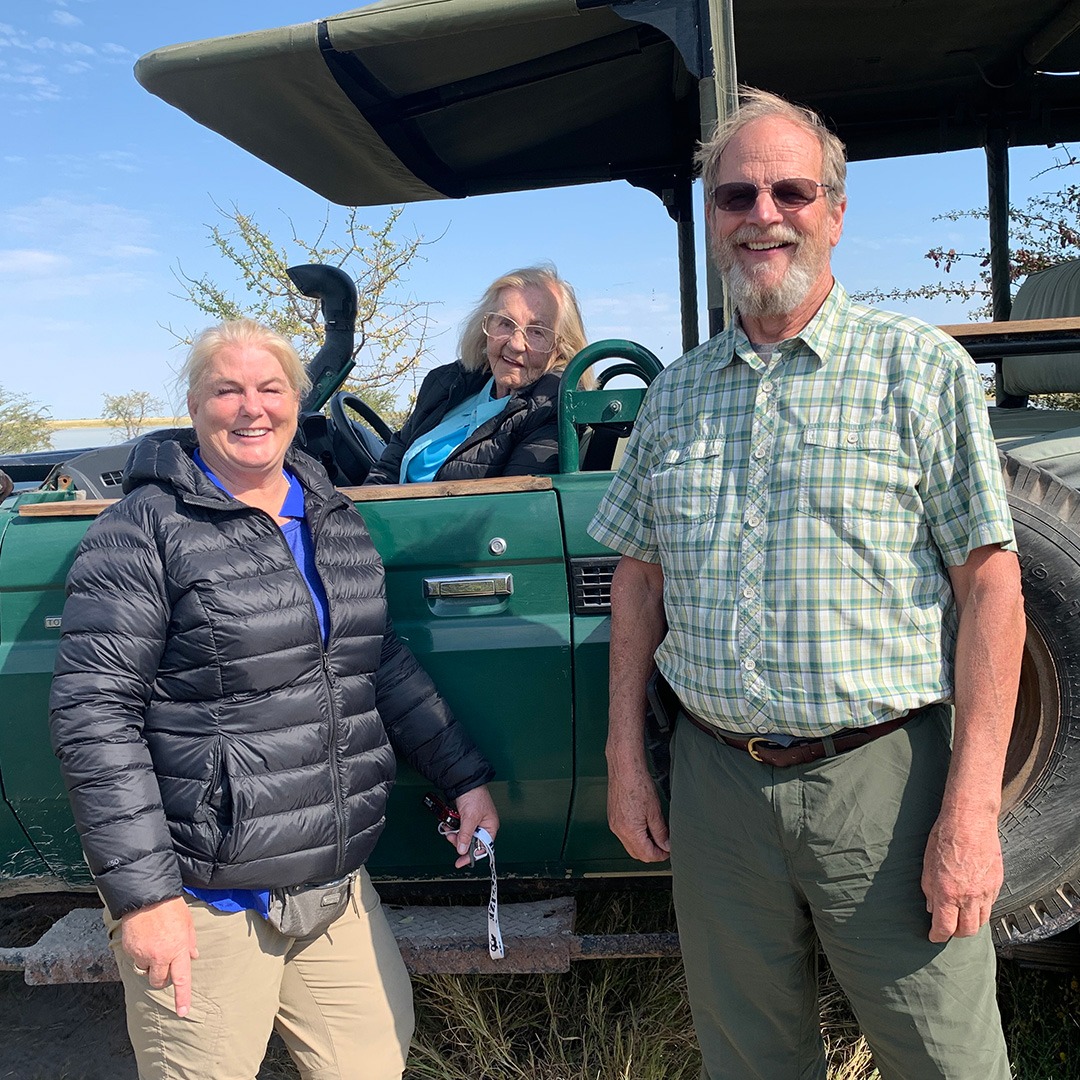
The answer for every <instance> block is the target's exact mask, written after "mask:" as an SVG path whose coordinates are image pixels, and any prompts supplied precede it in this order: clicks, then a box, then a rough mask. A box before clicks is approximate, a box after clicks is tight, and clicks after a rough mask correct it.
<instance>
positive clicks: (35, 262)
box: [0, 248, 69, 277]
mask: <svg viewBox="0 0 1080 1080" xmlns="http://www.w3.org/2000/svg"><path fill="white" fill-rule="evenodd" d="M68 265H69V260H68V259H66V258H65V257H64V256H62V255H59V254H57V253H56V252H55V251H41V250H39V249H35V248H9V249H8V250H7V251H3V250H0V274H11V275H12V276H18V277H38V276H41V275H43V274H55V273H57V272H58V271H60V270H64V269H66V268H67V266H68Z"/></svg>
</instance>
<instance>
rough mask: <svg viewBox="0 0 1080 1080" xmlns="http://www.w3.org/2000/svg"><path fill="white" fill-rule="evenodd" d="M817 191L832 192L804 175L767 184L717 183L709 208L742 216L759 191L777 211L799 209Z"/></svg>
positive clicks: (808, 201) (808, 203) (812, 199)
mask: <svg viewBox="0 0 1080 1080" xmlns="http://www.w3.org/2000/svg"><path fill="white" fill-rule="evenodd" d="M818 188H822V189H823V190H825V191H832V188H831V187H829V185H828V184H821V183H818V181H817V180H808V179H807V178H806V177H805V176H792V177H788V179H786V180H775V181H773V183H771V184H763V185H761V186H759V185H757V184H749V183H734V184H719V185H718V186H717V187H714V188H713V189H712V192H711V198H712V202H713V206H715V207H716V209H717V210H723V211H724V212H725V213H728V214H745V213H746V211H747V210H749V209H750V207H752V206H753V205H754V203H756V202H757V197H758V194H759V192H762V191H767V192H769V194H770V195H771V196H772V201H773V202H774V203H775V204H776V206H777V208H778V209H780V210H801V209H802V208H803V207H804V206H809V205H810V204H811V203H812V202H814V201H815V200H816V199H817V197H818Z"/></svg>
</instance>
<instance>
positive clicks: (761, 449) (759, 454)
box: [754, 446, 765, 461]
mask: <svg viewBox="0 0 1080 1080" xmlns="http://www.w3.org/2000/svg"><path fill="white" fill-rule="evenodd" d="M764 456H765V447H764V446H759V447H758V448H757V449H756V450H755V451H754V457H756V458H757V459H758V461H760V460H761V459H762V458H763V457H764Z"/></svg>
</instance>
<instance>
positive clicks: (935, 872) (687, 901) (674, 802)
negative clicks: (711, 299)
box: [589, 91, 1024, 1080]
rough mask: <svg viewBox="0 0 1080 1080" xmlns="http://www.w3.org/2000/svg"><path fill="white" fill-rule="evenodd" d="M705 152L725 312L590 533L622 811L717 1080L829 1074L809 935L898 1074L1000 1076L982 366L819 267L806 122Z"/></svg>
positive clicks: (825, 230) (1011, 622) (998, 554)
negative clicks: (650, 689)
mask: <svg viewBox="0 0 1080 1080" xmlns="http://www.w3.org/2000/svg"><path fill="white" fill-rule="evenodd" d="M700 164H701V166H702V175H703V179H704V184H705V192H706V198H707V201H708V221H709V225H710V233H711V245H712V255H713V258H714V259H715V261H716V263H717V265H718V267H719V268H720V270H721V271H722V273H723V275H724V278H725V280H726V283H727V286H728V288H729V291H730V295H731V297H732V299H733V301H734V308H735V310H736V312H737V317H736V318H735V319H734V320H733V321H732V324H731V325H730V326H728V327H727V328H726V329H724V330H723V331H722V332H721V333H720V334H718V335H717V336H716V337H714V338H712V339H711V340H710V341H708V342H706V343H705V344H704V345H702V346H700V347H699V348H697V349H694V350H692V351H691V352H689V353H688V354H687V355H686V356H684V357H682V359H681V360H679V361H678V362H676V363H675V364H673V365H672V366H671V367H670V368H668V369H667V370H666V371H665V372H664V373H663V374H662V375H661V376H660V377H659V378H658V379H657V380H656V381H655V382H654V383H653V384H652V386H651V388H650V390H649V394H648V396H647V399H646V402H645V405H644V407H643V409H642V413H641V416H640V417H639V418H638V421H637V424H636V426H635V430H634V434H633V436H632V438H631V440H630V443H629V446H628V448H627V451H626V454H625V457H624V459H623V462H622V464H621V466H620V468H619V471H618V472H617V474H616V476H615V478H614V479H613V481H612V484H611V487H610V489H609V491H608V493H607V495H606V497H605V499H604V500H603V502H602V503H601V505H600V508H599V510H598V511H597V514H596V517H595V518H594V519H593V521H592V523H591V525H590V527H589V531H590V532H591V534H592V535H593V536H594V537H595V538H596V539H597V540H599V541H600V542H601V543H604V544H607V545H608V546H610V547H612V548H614V549H615V550H617V551H619V552H620V553H621V554H622V556H623V557H622V559H621V560H620V562H619V565H618V568H617V570H616V574H615V579H614V582H613V585H612V627H611V715H610V728H609V737H608V745H607V757H608V768H609V791H608V812H609V820H610V824H611V828H612V829H613V831H614V832H615V833H616V834H617V835H618V837H619V838H620V840H621V841H622V843H623V844H624V846H625V847H626V849H627V851H628V852H629V853H630V854H631V855H633V856H634V857H635V858H638V859H640V860H642V861H644V862H657V861H662V860H664V859H667V858H668V857H669V854H670V858H671V867H672V876H673V889H674V895H675V905H676V913H677V916H678V924H679V935H680V938H681V940H682V953H683V962H684V964H685V967H686V975H687V981H688V985H689V989H690V1003H691V1007H692V1010H693V1015H694V1023H695V1027H696V1029H697V1034H698V1039H699V1042H700V1044H701V1048H702V1054H703V1059H704V1070H703V1074H704V1076H705V1077H707V1078H709V1080H795V1078H799V1080H824V1077H825V1060H824V1053H823V1049H822V1045H821V1039H820V1035H819V1021H818V1010H817V993H816V989H817V982H816V966H817V956H818V947H819V945H820V946H821V947H822V948H823V949H824V952H825V953H826V955H827V957H828V960H829V963H830V965H831V967H832V969H833V971H834V973H835V974H836V976H837V978H838V979H839V981H840V984H841V985H842V986H843V988H844V990H845V991H846V993H847V995H848V997H849V999H850V1000H851V1003H852V1005H853V1007H854V1010H855V1013H856V1015H857V1016H858V1019H859V1023H860V1025H861V1026H862V1029H863V1031H864V1033H865V1034H866V1037H867V1039H868V1041H869V1043H870V1046H871V1048H872V1049H873V1052H874V1056H875V1060H876V1063H877V1066H878V1069H879V1070H880V1073H881V1075H882V1077H884V1078H885V1080H931V1078H933V1077H947V1078H949V1080H1007V1078H1008V1077H1009V1076H1010V1070H1009V1064H1008V1060H1007V1055H1006V1050H1005V1044H1004V1039H1003V1036H1002V1031H1001V1021H1000V1018H999V1015H998V1011H997V1005H996V1002H995V994H994V989H995V987H994V954H993V947H992V942H991V939H990V933H989V927H988V925H987V920H988V917H989V913H990V908H991V905H992V904H993V901H994V898H995V896H996V894H997V891H998V889H999V888H1000V885H1001V881H1002V863H1001V849H1000V844H999V840H998V833H997V816H998V812H999V810H1000V802H1001V776H1002V771H1003V768H1004V759H1005V750H1006V746H1007V744H1008V738H1009V730H1010V726H1011V722H1012V716H1013V710H1014V707H1015V698H1016V689H1017V682H1018V678H1019V666H1020V657H1021V653H1022V648H1023V640H1024V615H1023V602H1022V599H1021V595H1020V574H1019V566H1018V561H1017V557H1016V554H1015V541H1014V537H1013V529H1012V520H1011V517H1010V514H1009V509H1008V504H1007V502H1006V497H1005V493H1004V489H1003V485H1002V481H1001V474H1000V470H999V466H998V459H997V452H996V450H995V447H994V443H993V440H992V437H991V434H990V430H989V424H988V420H987V416H986V404H985V400H984V395H983V391H982V386H981V382H980V379H979V376H978V373H977V371H976V369H975V366H974V365H973V364H972V362H971V361H970V359H969V357H968V356H967V354H966V353H965V352H964V351H963V350H962V349H961V348H960V347H959V346H958V345H957V344H956V343H955V342H954V341H953V340H952V339H951V338H948V337H946V336H945V335H944V334H941V333H940V332H938V331H937V330H935V329H934V328H933V327H930V326H927V325H926V324H924V323H922V322H919V321H918V320H916V319H911V318H906V317H903V316H900V315H894V314H889V313H886V312H882V311H876V310H873V309H871V308H868V307H865V306H863V305H861V304H857V303H854V302H853V301H852V300H850V299H849V297H848V296H847V294H846V293H845V292H844V290H843V288H842V287H841V286H840V285H839V284H838V283H837V282H836V281H834V279H833V276H832V271H831V268H830V260H831V254H832V249H833V247H834V246H835V245H836V244H837V242H838V241H839V239H840V234H841V229H842V226H843V220H844V211H845V209H846V205H847V200H846V197H845V194H844V182H845V173H846V169H845V164H844V150H843V145H842V144H841V143H840V142H839V140H838V139H837V138H836V137H835V136H834V135H832V134H831V133H830V132H829V131H828V130H827V129H826V128H825V126H824V125H823V124H822V122H821V120H820V119H819V118H818V117H817V116H816V115H815V114H813V113H811V112H809V111H807V110H804V109H801V108H797V107H795V106H793V105H791V104H789V103H788V102H786V101H784V100H782V99H781V98H778V97H775V96H773V95H771V94H765V93H762V92H760V91H746V92H745V93H744V97H743V103H742V108H741V109H740V111H739V112H738V113H737V114H736V116H735V117H734V118H733V119H732V120H731V121H730V122H728V123H726V124H725V125H724V126H722V127H721V128H720V130H718V131H717V133H716V135H715V137H714V138H713V139H712V140H711V141H710V142H709V143H708V144H706V145H705V146H704V147H702V150H701V153H700ZM657 668H658V669H659V673H660V675H662V676H663V677H664V678H665V679H666V680H667V682H668V683H670V685H671V687H672V688H673V690H674V691H675V694H676V695H677V697H678V702H679V706H680V707H679V709H678V721H677V723H676V726H675V733H674V737H673V743H672V769H671V805H670V833H669V827H668V824H667V823H666V822H665V820H664V817H663V813H662V809H661V805H660V802H659V800H658V797H657V794H656V790H655V787H654V785H653V783H652V781H651V779H650V776H649V772H648V768H647V764H646V760H645V754H644V750H643V737H642V734H643V723H644V715H645V710H646V686H647V683H648V681H649V679H650V677H652V676H653V673H654V671H655V670H656V669H657Z"/></svg>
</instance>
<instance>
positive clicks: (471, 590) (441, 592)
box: [424, 574, 514, 599]
mask: <svg viewBox="0 0 1080 1080" xmlns="http://www.w3.org/2000/svg"><path fill="white" fill-rule="evenodd" d="M513 591H514V576H513V574H488V575H486V576H484V577H438V578H424V596H425V597H426V598H428V599H431V598H432V597H441V598H443V599H451V598H455V597H465V598H466V599H468V598H470V597H474V596H509V595H510V594H511V593H512V592H513Z"/></svg>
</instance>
